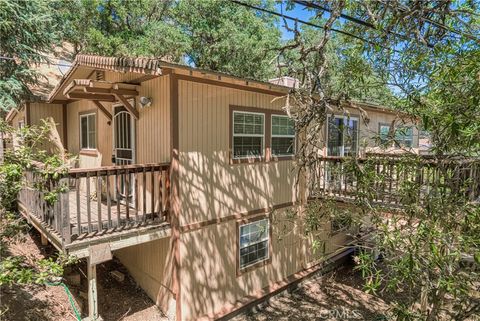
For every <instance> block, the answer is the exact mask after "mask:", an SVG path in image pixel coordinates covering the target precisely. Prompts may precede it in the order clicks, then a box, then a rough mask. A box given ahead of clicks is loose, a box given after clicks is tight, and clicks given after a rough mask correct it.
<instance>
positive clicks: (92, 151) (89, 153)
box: [78, 149, 98, 157]
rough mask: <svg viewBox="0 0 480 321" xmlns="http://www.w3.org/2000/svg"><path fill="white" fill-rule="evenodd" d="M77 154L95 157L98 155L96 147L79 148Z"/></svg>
mask: <svg viewBox="0 0 480 321" xmlns="http://www.w3.org/2000/svg"><path fill="white" fill-rule="evenodd" d="M78 154H79V155H82V156H93V157H97V156H98V150H96V149H81V150H80V152H79V153H78Z"/></svg>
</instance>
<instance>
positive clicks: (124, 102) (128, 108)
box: [115, 94, 139, 120]
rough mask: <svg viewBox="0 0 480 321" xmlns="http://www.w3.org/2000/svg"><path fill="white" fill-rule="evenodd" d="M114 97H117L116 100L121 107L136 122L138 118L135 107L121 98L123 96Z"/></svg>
mask: <svg viewBox="0 0 480 321" xmlns="http://www.w3.org/2000/svg"><path fill="white" fill-rule="evenodd" d="M115 96H117V98H118V99H119V100H120V101H121V102H122V103H123V106H124V107H125V108H126V109H127V110H128V112H129V113H130V114H131V115H132V116H133V117H135V119H136V120H138V118H139V114H138V110H136V109H135V107H134V106H132V105H131V104H130V102H129V101H128V100H127V99H126V98H125V97H123V95H120V94H115Z"/></svg>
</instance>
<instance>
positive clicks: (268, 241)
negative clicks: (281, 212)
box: [237, 217, 271, 270]
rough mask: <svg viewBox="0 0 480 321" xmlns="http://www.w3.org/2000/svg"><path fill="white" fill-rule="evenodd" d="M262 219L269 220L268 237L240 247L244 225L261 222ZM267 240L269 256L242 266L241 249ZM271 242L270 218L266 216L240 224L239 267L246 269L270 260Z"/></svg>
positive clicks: (238, 243)
mask: <svg viewBox="0 0 480 321" xmlns="http://www.w3.org/2000/svg"><path fill="white" fill-rule="evenodd" d="M262 221H266V222H267V224H266V227H267V230H266V233H265V235H266V237H265V238H262V239H261V240H258V241H256V242H250V243H248V244H247V245H245V246H244V247H240V246H241V245H240V240H241V238H242V233H241V231H242V227H245V226H248V225H254V224H259V223H260V222H262ZM265 241H267V256H266V257H265V258H263V259H261V260H259V261H255V262H252V263H250V264H247V265H244V266H242V265H241V264H242V263H241V255H240V253H241V250H242V249H243V248H245V247H249V246H251V245H254V244H257V243H262V242H265ZM270 242H271V240H270V218H268V217H266V218H263V219H260V220H256V221H253V222H247V223H245V224H239V225H238V240H237V247H238V268H239V269H240V270H244V269H246V268H248V267H250V266H253V265H256V264H258V263H261V262H265V261H268V260H269V259H270Z"/></svg>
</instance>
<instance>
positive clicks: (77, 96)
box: [67, 93, 115, 103]
mask: <svg viewBox="0 0 480 321" xmlns="http://www.w3.org/2000/svg"><path fill="white" fill-rule="evenodd" d="M67 97H68V98H70V99H88V100H99V101H108V102H112V103H113V102H114V101H115V97H114V96H112V95H101V94H87V93H69V94H67Z"/></svg>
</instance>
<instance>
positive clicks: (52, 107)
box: [30, 103, 65, 143]
mask: <svg viewBox="0 0 480 321" xmlns="http://www.w3.org/2000/svg"><path fill="white" fill-rule="evenodd" d="M62 109H63V106H62V105H60V104H46V103H30V122H31V125H40V124H41V121H42V119H46V118H48V117H52V118H53V120H54V121H55V124H56V125H57V131H58V134H59V136H60V139H61V140H62V143H64V142H65V137H63V128H64V126H65V124H63V110H62Z"/></svg>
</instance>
